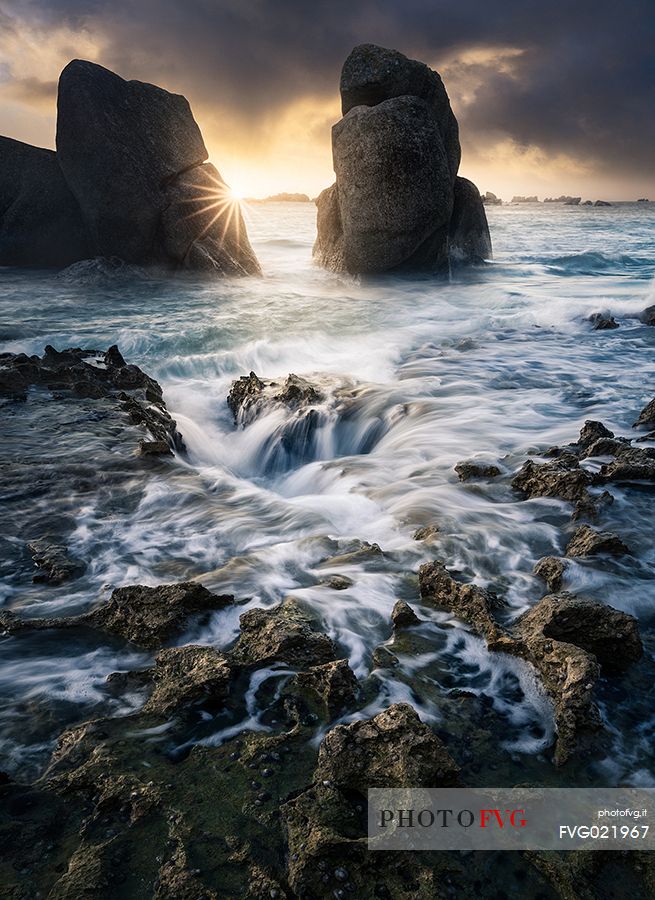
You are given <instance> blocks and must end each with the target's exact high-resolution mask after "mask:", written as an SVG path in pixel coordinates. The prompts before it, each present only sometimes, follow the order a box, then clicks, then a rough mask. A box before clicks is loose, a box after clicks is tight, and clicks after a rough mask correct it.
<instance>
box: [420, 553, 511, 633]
mask: <svg viewBox="0 0 655 900" xmlns="http://www.w3.org/2000/svg"><path fill="white" fill-rule="evenodd" d="M419 590H420V592H421V600H422V602H423V603H425V604H426V605H427V606H435V607H437V608H439V609H448V610H450V611H451V612H453V613H454V614H455V615H456V616H457V617H458V618H460V619H462V621H464V622H466V623H467V624H468V625H471V626H472V627H473V628H474V629H475V631H477V632H478V633H479V634H482V635H484V636H485V637H486V638H487V640H488V641H495V640H496V639H497V638H499V637H501V635H502V629H501V628H500V627H499V625H498V623H497V622H496V620H495V618H494V612H495V611H496V610H498V609H500V608H502V605H503V604H502V602H501V601H500V600H499V599H498V598H497V597H496V596H494V595H493V594H491V593H489V592H488V591H486V590H485V589H484V588H481V587H478V585H475V584H463V583H461V582H459V581H455V579H454V578H453V577H452V576H451V575H450V573H449V572H448V571H447V569H446V567H445V566H444V564H443V563H441V562H438V561H435V562H431V563H425V564H424V565H422V566H421V568H420V569H419Z"/></svg>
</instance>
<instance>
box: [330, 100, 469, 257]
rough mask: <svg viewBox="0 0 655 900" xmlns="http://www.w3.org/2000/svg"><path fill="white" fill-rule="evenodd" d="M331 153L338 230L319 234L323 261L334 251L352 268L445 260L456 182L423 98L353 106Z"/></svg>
mask: <svg viewBox="0 0 655 900" xmlns="http://www.w3.org/2000/svg"><path fill="white" fill-rule="evenodd" d="M332 156H333V160H334V170H335V173H336V176H337V181H336V185H337V186H336V198H337V202H338V207H339V216H338V222H339V226H340V233H339V234H338V235H331V234H328V235H324V234H322V233H319V234H318V237H317V243H316V253H317V255H318V257H319V260H320V261H322V262H323V264H327V262H328V260H329V259H330V258H334V257H335V254H336V255H337V256H340V257H341V258H342V259H343V268H344V269H345V270H346V271H348V272H353V273H374V272H385V271H388V270H390V269H397V268H401V267H408V268H412V269H424V268H427V269H435V270H438V269H444V268H445V267H447V264H448V223H449V221H450V216H451V212H452V205H453V186H452V179H451V175H450V172H449V170H448V162H447V158H446V153H445V150H444V146H443V141H442V139H441V135H440V133H439V128H438V125H437V122H436V121H435V119H434V117H433V116H432V115H431V114H430V111H429V108H428V105H427V104H426V102H425V101H424V100H421V99H420V98H418V97H411V96H403V97H394V98H393V99H390V100H384V101H383V102H382V103H380V104H378V105H377V106H356V107H354V108H353V109H351V110H350V112H349V113H348V114H347V115H346V116H344V118H343V119H341V121H340V122H337V124H336V125H335V126H334V127H333V129H332ZM321 202H322V201H321V198H319V207H320V204H321ZM324 243H325V245H326V252H325V254H323V252H322V246H323V244H324ZM339 243H340V244H341V247H340V249H339V250H336V249H335V248H334V246H333V245H334V244H337V245H338V244H339Z"/></svg>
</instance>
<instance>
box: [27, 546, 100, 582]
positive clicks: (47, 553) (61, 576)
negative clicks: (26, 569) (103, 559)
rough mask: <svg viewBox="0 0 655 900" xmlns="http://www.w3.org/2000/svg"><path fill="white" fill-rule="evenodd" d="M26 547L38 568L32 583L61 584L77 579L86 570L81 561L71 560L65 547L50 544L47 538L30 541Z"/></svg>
mask: <svg viewBox="0 0 655 900" xmlns="http://www.w3.org/2000/svg"><path fill="white" fill-rule="evenodd" d="M27 547H28V550H29V551H30V553H31V554H32V559H33V560H34V563H35V564H36V565H37V566H38V568H39V571H38V572H37V573H35V575H34V576H33V577H32V581H35V582H39V581H45V582H48V583H49V584H61V583H62V582H64V581H69V580H71V579H73V578H78V577H79V576H80V575H82V574H83V572H84V570H85V568H86V566H85V565H84V563H83V562H82V561H81V560H76V559H71V557H70V556H69V555H68V550H67V548H66V547H64V546H62V545H61V544H56V543H54V542H51V541H50V540H49V539H48V538H41V539H39V540H36V541H30V543H29V544H28V545H27Z"/></svg>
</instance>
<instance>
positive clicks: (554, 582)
mask: <svg viewBox="0 0 655 900" xmlns="http://www.w3.org/2000/svg"><path fill="white" fill-rule="evenodd" d="M532 571H533V573H534V574H535V575H538V576H539V578H543V580H544V581H545V582H546V584H547V585H548V589H549V590H551V591H559V589H560V588H561V586H562V577H563V575H564V572H565V571H566V561H565V560H563V559H560V558H559V557H557V556H544V557H543V559H540V560H539V562H538V563H537V564H536V565H535V567H534V569H533V570H532Z"/></svg>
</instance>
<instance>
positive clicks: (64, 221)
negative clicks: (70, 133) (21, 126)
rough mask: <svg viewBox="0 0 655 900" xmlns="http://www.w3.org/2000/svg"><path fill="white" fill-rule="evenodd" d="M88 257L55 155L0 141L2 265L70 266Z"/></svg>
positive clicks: (78, 217)
mask: <svg viewBox="0 0 655 900" xmlns="http://www.w3.org/2000/svg"><path fill="white" fill-rule="evenodd" d="M88 255H89V247H88V243H87V238H86V235H85V230H84V223H83V221H82V214H81V212H80V208H79V206H78V203H77V200H76V199H75V197H74V196H73V194H72V192H71V191H70V189H69V187H68V185H67V184H66V181H65V180H64V177H63V175H62V173H61V170H60V168H59V165H58V164H57V157H56V155H55V153H53V151H52V150H42V149H41V148H40V147H32V146H30V145H29V144H23V143H21V142H20V141H13V140H11V138H6V137H0V266H40V267H49V266H67V265H69V263H72V262H74V261H75V260H78V259H83V258H84V257H86V256H88Z"/></svg>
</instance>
